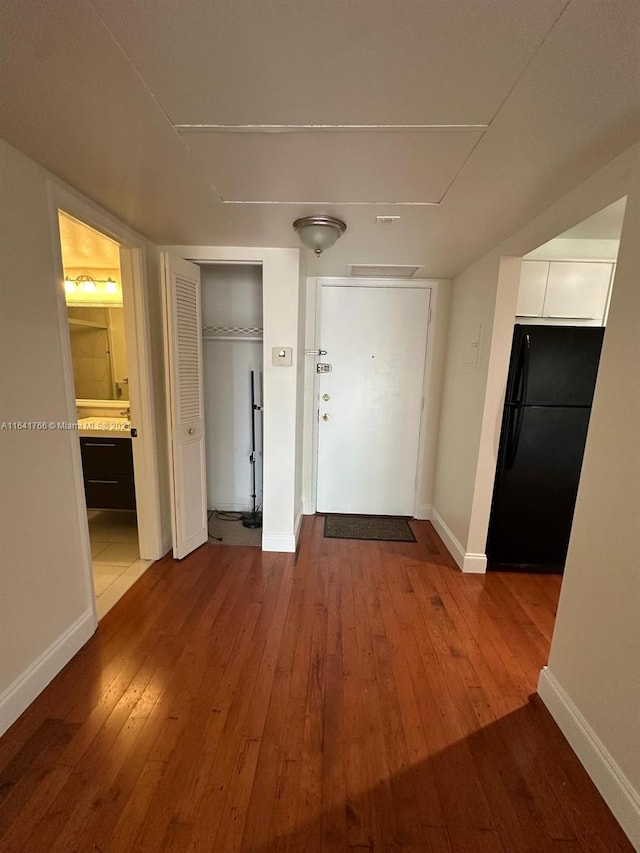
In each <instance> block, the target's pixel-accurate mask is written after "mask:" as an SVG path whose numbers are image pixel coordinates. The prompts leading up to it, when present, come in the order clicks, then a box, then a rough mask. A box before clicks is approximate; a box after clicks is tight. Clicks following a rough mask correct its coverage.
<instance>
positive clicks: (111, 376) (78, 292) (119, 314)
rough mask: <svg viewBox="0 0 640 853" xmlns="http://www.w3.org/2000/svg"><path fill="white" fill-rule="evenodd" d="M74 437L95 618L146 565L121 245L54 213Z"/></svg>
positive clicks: (108, 607) (147, 564)
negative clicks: (141, 540)
mask: <svg viewBox="0 0 640 853" xmlns="http://www.w3.org/2000/svg"><path fill="white" fill-rule="evenodd" d="M58 226H59V235H60V248H61V255H62V266H63V276H64V294H65V303H66V316H67V327H68V334H69V344H70V352H71V361H72V370H73V386H74V389H75V405H76V419H77V432H78V440H79V445H80V456H81V460H82V477H83V486H84V497H85V506H86V512H87V525H88V531H89V539H90V544H91V561H92V574H93V588H94V593H95V596H96V609H97V613H98V617H101V616H102V615H104V613H106V612H107V611H108V610H109V609H110V608H111V607H112V606H113V604H115V602H116V601H117V600H118V599H119V598H120V597H121V596H122V595H123V594H124V592H125V591H126V590H127V589H128V588H129V587H130V586H131V585H132V584H133V583H134V581H135V580H137V578H138V577H139V576H140V575H141V574H142V573H143V572H144V571H145V570H146V568H147V567H148V566H149V565H150V564H151V561H150V560H141V559H140V547H139V536H138V514H137V500H136V473H135V464H134V453H133V446H132V437H133V436H135V433H136V431H135V430H132V428H131V394H130V391H129V387H130V383H129V376H130V364H129V354H130V351H131V346H132V343H133V346H135V341H134V342H132V341H131V340H130V336H128V335H127V325H128V324H127V322H125V310H126V309H125V306H124V300H123V293H122V270H121V263H120V245H119V243H117V242H116V241H115V240H113V239H111V238H110V237H107V236H106V235H104V234H102V233H101V232H99V231H97V230H95V229H94V228H91V227H90V226H88V225H86V224H85V223H83V222H81V221H80V220H78V219H76V218H74V217H73V216H71V215H69V214H68V213H66V212H64V211H62V210H59V211H58Z"/></svg>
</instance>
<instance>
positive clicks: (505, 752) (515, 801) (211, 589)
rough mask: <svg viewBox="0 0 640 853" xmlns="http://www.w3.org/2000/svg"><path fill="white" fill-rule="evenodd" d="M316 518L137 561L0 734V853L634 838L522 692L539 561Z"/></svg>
mask: <svg viewBox="0 0 640 853" xmlns="http://www.w3.org/2000/svg"><path fill="white" fill-rule="evenodd" d="M322 521H323V520H322V518H321V517H309V518H307V519H305V522H304V525H303V531H302V542H301V546H300V550H299V555H298V557H297V560H296V558H295V556H294V555H282V554H262V553H261V552H260V551H258V550H257V549H249V548H232V547H222V546H215V547H214V546H203V547H202V548H200V549H199V550H198V551H197V552H196V553H195V554H193V555H192V556H191V557H189V558H187V559H185V560H184V561H182V562H181V563H177V562H174V561H173V560H171V559H168V558H165V559H163V560H161V561H159V562H158V563H156V564H154V565H153V566H152V567H151V568H150V569H149V570H148V571H147V573H146V574H145V575H144V576H143V577H142V578H141V579H140V580H139V581H138V582H137V583H136V585H135V586H134V587H133V588H132V589H131V590H130V591H129V592H128V593H127V594H126V595H125V597H124V598H123V599H122V600H121V601H120V602H119V603H118V604H117V605H116V606H115V607H114V609H113V610H112V611H111V612H109V613H108V614H107V616H106V617H105V618H104V619H103V621H102V622H101V623H100V628H99V630H98V632H97V634H96V635H95V637H93V638H92V640H91V641H90V642H89V643H87V645H86V646H85V647H84V648H83V649H82V650H81V652H80V653H79V654H78V655H77V656H76V657H75V658H74V659H73V660H72V661H71V662H70V663H69V665H68V666H67V667H66V668H65V669H64V670H63V672H62V673H60V675H59V676H58V677H57V678H56V679H55V680H54V681H53V682H52V684H51V685H50V686H49V687H48V688H47V690H46V691H45V692H44V693H43V694H42V695H41V696H40V697H39V698H38V699H37V700H36V701H35V702H34V704H33V705H32V706H31V707H30V708H29V709H28V711H27V712H25V714H23V716H22V717H21V718H20V720H18V722H17V723H16V724H15V725H14V726H13V728H12V729H11V730H10V731H9V732H8V733H7V734H6V735H5V737H4V738H3V739H2V740H0V850H2V853H5V851H19V850H23V851H28V853H37V851H47V853H49V851H63V850H64V851H76V850H77V851H103V853H105V851H118V853H121V851H163V853H164V851H182V850H191V851H216V853H218V851H219V852H220V853H232V852H233V851H251V853H275V851H287V852H288V853H292V851H304V853H315V851H365V850H369V851H384V853H391V851H416V853H418V851H419V853H425V851H438V853H440V851H442V853H444V851H455V853H458V851H461V853H462V851H465V853H466V851H469V853H483V852H484V851H487V853H489V852H490V853H494V851H496V853H497V851H500V853H513V852H514V851H531V853H534V851H535V853H540V851H558V852H559V853H560V851H561V852H562V853H578V851H589V853H598V852H599V851H601V853H614V851H631V850H632V847H631V845H630V844H629V842H628V841H627V840H626V838H625V836H624V835H623V833H622V831H621V830H620V828H619V827H618V825H617V824H616V822H615V820H614V819H613V817H612V816H611V814H610V812H609V811H608V809H607V807H606V806H605V804H604V802H603V801H602V799H601V798H600V795H599V794H598V793H597V791H596V789H595V787H594V786H593V784H592V783H591V781H590V780H589V778H588V776H587V775H586V773H585V771H584V770H583V769H582V766H581V765H580V763H579V761H578V760H577V758H576V757H575V755H574V754H573V752H572V751H571V749H570V748H569V746H568V745H567V743H566V741H565V740H564V738H563V737H562V735H561V734H560V731H559V730H558V728H557V727H556V725H555V723H554V722H553V720H552V719H551V717H550V715H549V714H548V712H547V711H546V709H545V708H544V706H543V705H542V703H541V702H540V700H539V699H537V697H536V696H535V695H532V694H533V693H534V691H535V686H536V681H537V677H538V672H539V670H540V668H541V666H542V665H543V664H544V663H545V662H546V658H547V653H548V648H549V643H550V637H551V631H552V628H553V622H554V615H555V607H556V602H557V598H558V594H559V588H560V578H559V577H556V576H553V575H538V576H533V575H501V574H491V575H487V576H477V575H476V576H474V575H466V576H465V575H462V574H460V572H459V571H458V570H457V569H455V568H454V567H453V562H452V560H451V558H450V556H449V555H448V554H447V552H446V550H445V549H444V546H443V545H442V543H441V542H440V540H439V539H438V537H437V535H436V534H435V533H434V531H433V528H432V527H431V525H430V524H429V523H428V522H412V527H413V529H414V531H415V533H416V536H417V539H418V542H417V543H416V544H413V543H394V542H390V543H387V542H356V541H346V540H336V539H324V538H323V537H322Z"/></svg>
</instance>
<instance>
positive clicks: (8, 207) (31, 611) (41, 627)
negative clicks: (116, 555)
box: [0, 142, 96, 732]
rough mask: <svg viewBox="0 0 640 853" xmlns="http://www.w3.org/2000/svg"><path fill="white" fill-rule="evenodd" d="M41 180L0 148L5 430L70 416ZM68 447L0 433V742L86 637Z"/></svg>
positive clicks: (47, 438) (67, 437) (57, 436)
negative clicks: (9, 424) (0, 735)
mask: <svg viewBox="0 0 640 853" xmlns="http://www.w3.org/2000/svg"><path fill="white" fill-rule="evenodd" d="M48 177H49V175H48V174H47V173H46V172H45V171H44V170H43V169H41V168H40V167H39V166H37V165H36V164H35V163H33V162H32V161H31V160H29V159H28V158H26V157H24V156H23V155H22V154H20V153H18V152H17V151H16V150H15V149H13V148H11V147H9V146H8V145H6V144H5V143H3V142H0V184H1V185H2V204H1V205H0V257H1V264H2V271H3V277H4V283H3V286H2V288H0V323H1V329H0V349H1V356H0V363H1V364H2V370H1V371H0V382H1V383H2V390H1V392H0V421H2V422H11V421H44V422H48V421H56V422H57V421H67V420H68V419H69V415H70V411H71V412H73V400H69V397H68V389H67V386H66V385H65V375H64V372H63V363H62V354H61V347H62V344H61V338H60V333H59V325H58V320H59V317H58V308H59V306H58V301H57V295H56V287H57V286H59V287H61V281H60V279H59V270H58V269H57V268H56V262H55V259H54V252H53V242H52V222H51V217H50V209H49V201H48V194H47V193H48V187H47V179H48ZM67 345H68V344H67ZM77 441H78V439H77V435H76V434H75V433H73V432H68V431H63V430H46V431H44V430H19V431H14V430H7V429H3V430H1V431H0V444H1V448H2V478H1V480H0V482H1V485H0V489H1V498H0V504H1V505H2V513H1V514H0V525H1V530H2V535H1V538H0V547H1V551H2V561H1V562H2V570H1V571H0V732H2V731H4V729H5V728H6V727H7V726H8V725H10V724H11V722H13V719H15V717H16V716H17V715H18V714H19V713H21V711H22V710H23V709H24V708H25V707H26V705H27V704H29V702H30V701H31V700H32V699H33V698H34V696H35V695H37V693H38V692H39V691H40V690H41V689H42V688H43V687H44V685H45V684H46V683H47V682H48V681H49V680H50V679H51V678H52V677H53V675H55V673H56V672H57V671H58V670H59V669H60V668H61V666H63V665H64V664H65V663H66V662H67V660H68V659H69V658H70V657H71V656H72V655H73V654H74V653H75V652H76V651H77V650H78V648H80V646H81V645H82V644H83V643H84V642H85V641H86V640H87V639H88V637H89V636H90V635H91V634H92V633H93V630H94V629H95V625H96V622H95V617H94V612H93V601H92V591H91V588H90V581H89V574H88V570H87V561H88V560H89V555H88V542H87V540H86V537H85V538H83V531H82V529H81V526H80V524H79V520H78V503H77V497H78V496H77V494H76V488H75V481H74V442H75V443H76V444H77ZM78 462H79V458H78ZM85 529H86V522H85Z"/></svg>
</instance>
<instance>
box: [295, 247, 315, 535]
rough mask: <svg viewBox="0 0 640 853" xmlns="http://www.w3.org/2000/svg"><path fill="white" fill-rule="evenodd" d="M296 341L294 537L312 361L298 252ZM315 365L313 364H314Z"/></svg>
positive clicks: (301, 261) (301, 510) (304, 281)
mask: <svg viewBox="0 0 640 853" xmlns="http://www.w3.org/2000/svg"><path fill="white" fill-rule="evenodd" d="M298 293H299V302H298V341H297V350H296V352H297V359H298V365H297V371H298V372H297V377H296V381H297V388H296V479H295V489H294V503H293V507H294V516H295V517H294V525H295V530H296V536H297V534H298V532H299V529H300V524H301V523H302V515H303V513H304V507H303V496H302V493H303V482H304V470H305V464H306V460H305V455H304V453H305V446H306V445H305V431H306V429H307V425H306V419H305V414H306V411H307V409H306V405H307V396H306V395H307V386H306V382H307V369H308V366H307V362H308V361H310V360H311V361H313V360H312V359H309V358H308V357H307V356H305V354H304V350H305V340H306V321H307V279H306V269H305V262H304V257H303V253H302V252H300V259H299V266H298ZM314 363H315V362H314Z"/></svg>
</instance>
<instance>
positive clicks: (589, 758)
mask: <svg viewBox="0 0 640 853" xmlns="http://www.w3.org/2000/svg"><path fill="white" fill-rule="evenodd" d="M538 695H539V696H540V698H541V699H542V701H543V702H544V704H545V705H546V706H547V708H548V709H549V712H550V713H551V716H552V717H553V719H554V720H555V721H556V723H557V724H558V726H559V727H560V730H561V731H562V733H563V734H564V736H565V737H566V738H567V740H568V741H569V744H570V745H571V748H572V749H573V751H574V752H575V754H576V755H577V756H578V758H579V759H580V761H581V762H582V764H583V766H584V768H585V770H586V771H587V773H588V774H589V776H590V777H591V779H592V780H593V782H594V784H595V786H596V788H597V789H598V790H599V791H600V793H601V794H602V796H603V798H604V800H605V802H606V803H607V805H608V806H609V808H610V809H611V811H612V812H613V814H614V815H615V817H616V820H617V821H618V822H619V824H620V826H621V827H622V829H623V830H624V831H625V833H626V834H627V836H628V837H629V840H630V841H631V843H632V844H633V845H634V847H635V848H636V850H640V792H638V791H636V790H635V788H634V787H633V785H632V784H631V782H630V781H629V779H628V778H627V777H626V775H625V774H624V772H623V771H622V769H621V768H620V766H619V765H618V764H617V762H616V761H615V759H614V758H613V756H612V755H611V753H610V752H609V750H608V749H607V748H606V746H605V745H604V744H603V743H602V741H601V740H600V738H599V737H598V735H597V734H596V733H595V732H594V730H593V729H592V728H591V726H590V725H589V723H588V722H587V720H586V719H585V718H584V717H583V716H582V714H581V713H580V710H579V709H578V708H577V706H576V705H575V704H574V702H573V700H572V699H571V697H570V696H569V695H568V694H567V693H566V692H565V690H564V689H563V687H562V686H561V684H560V683H559V681H558V680H557V679H556V677H555V676H554V674H553V673H552V672H551V671H550V670H549V667H546V666H545V667H543V668H542V670H541V671H540V677H539V679H538Z"/></svg>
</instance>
